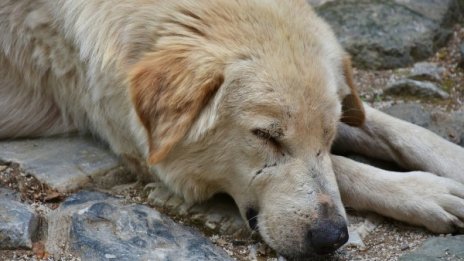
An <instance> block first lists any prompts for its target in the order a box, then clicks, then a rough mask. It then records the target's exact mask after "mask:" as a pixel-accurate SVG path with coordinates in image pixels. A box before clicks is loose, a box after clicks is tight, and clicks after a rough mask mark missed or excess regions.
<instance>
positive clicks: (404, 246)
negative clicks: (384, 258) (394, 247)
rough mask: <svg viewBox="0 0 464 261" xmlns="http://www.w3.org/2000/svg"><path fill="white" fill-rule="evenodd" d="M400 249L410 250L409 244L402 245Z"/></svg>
mask: <svg viewBox="0 0 464 261" xmlns="http://www.w3.org/2000/svg"><path fill="white" fill-rule="evenodd" d="M400 249H401V251H405V250H408V249H409V244H407V243H405V244H402V245H401V248H400Z"/></svg>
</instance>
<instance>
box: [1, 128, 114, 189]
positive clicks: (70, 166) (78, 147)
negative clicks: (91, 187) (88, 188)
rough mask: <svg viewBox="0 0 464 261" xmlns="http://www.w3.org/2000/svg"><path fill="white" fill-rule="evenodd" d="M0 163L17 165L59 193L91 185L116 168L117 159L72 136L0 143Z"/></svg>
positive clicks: (98, 146) (95, 146)
mask: <svg viewBox="0 0 464 261" xmlns="http://www.w3.org/2000/svg"><path fill="white" fill-rule="evenodd" d="M2 162H15V163H18V164H19V165H20V167H21V168H22V169H23V170H24V171H25V172H27V173H28V174H31V175H33V176H35V177H36V178H37V179H38V180H39V181H40V182H42V183H43V184H46V185H48V186H49V187H50V188H52V189H55V190H57V191H59V192H68V191H72V190H75V189H78V188H81V187H83V186H84V185H86V184H88V183H94V182H95V180H97V179H98V178H99V177H102V176H104V175H106V174H108V173H109V172H112V171H113V172H115V171H116V170H118V169H119V168H120V163H119V160H118V158H117V157H115V156H114V155H113V154H111V153H110V152H109V150H108V149H106V148H105V147H103V146H100V145H98V144H97V143H96V142H95V141H93V140H92V139H90V138H86V137H76V136H70V137H51V138H42V139H30V140H12V141H2V142H0V163H2ZM108 180H111V179H108ZM113 181H114V182H117V180H113Z"/></svg>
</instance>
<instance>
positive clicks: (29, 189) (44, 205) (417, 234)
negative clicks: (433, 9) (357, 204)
mask: <svg viewBox="0 0 464 261" xmlns="http://www.w3.org/2000/svg"><path fill="white" fill-rule="evenodd" d="M462 42H464V28H463V27H462V26H460V25H456V27H455V32H454V35H453V38H452V39H451V41H450V42H449V43H448V45H447V46H446V47H444V48H442V49H440V50H439V51H438V52H437V53H436V54H435V56H433V57H431V58H430V59H428V60H427V61H428V62H435V63H438V64H439V65H441V66H443V67H444V68H446V73H445V74H444V75H443V85H444V88H445V89H446V90H447V91H448V92H449V93H450V96H451V99H449V100H445V101H439V100H433V99H429V100H421V99H417V98H414V99H415V100H417V101H418V102H422V103H433V104H435V105H436V106H442V107H443V108H445V109H447V110H457V109H462V108H463V102H464V70H463V69H462V68H458V67H457V64H458V63H459V60H460V55H459V49H458V48H459V43H462ZM404 70H405V69H396V70H384V71H366V70H356V69H355V70H354V75H355V79H356V83H357V85H358V88H359V90H360V93H361V95H362V97H363V99H364V100H365V101H368V102H371V103H372V104H373V105H374V106H375V107H380V106H383V105H385V104H391V103H395V102H402V101H404V100H405V99H402V98H399V97H389V96H384V95H383V94H382V91H381V90H382V89H383V88H384V87H385V86H386V85H387V83H388V82H389V81H391V80H392V79H395V78H398V77H401V75H402V73H403V72H404ZM406 70H407V69H406ZM0 185H3V186H6V187H9V188H11V189H13V190H16V191H18V192H19V193H20V196H21V200H22V201H23V202H26V203H28V204H32V205H34V206H35V207H36V208H38V209H41V211H46V209H49V210H51V209H55V208H56V207H57V206H58V204H59V202H60V201H61V200H63V199H64V198H65V197H66V195H64V194H60V193H57V192H56V191H53V190H50V189H49V188H47V187H45V186H43V185H42V184H40V182H38V181H37V180H35V179H34V178H33V177H32V176H30V175H27V174H26V173H24V172H22V171H21V170H20V169H19V168H18V166H16V165H0ZM120 193H121V194H122V195H123V196H125V198H126V199H127V200H128V202H135V203H141V204H146V201H145V198H144V196H143V187H142V186H131V187H130V188H128V189H126V190H122V191H120ZM161 211H162V210H161ZM350 214H351V216H352V217H353V218H354V219H355V220H356V219H360V220H362V219H363V218H364V217H365V215H366V213H358V212H353V211H352V212H350ZM172 218H173V219H175V220H176V221H177V222H180V223H183V224H187V225H191V226H194V227H196V228H198V229H199V230H200V231H202V232H203V233H204V234H205V235H206V236H208V237H209V238H210V239H211V240H212V241H213V242H214V243H215V244H216V245H218V246H219V247H221V248H223V249H224V250H225V251H226V252H227V253H229V255H230V256H232V257H233V258H234V259H236V260H259V261H264V260H269V261H270V260H284V259H283V258H282V257H279V256H277V255H276V254H275V252H274V251H273V250H271V249H270V248H269V247H267V246H266V245H265V244H264V243H263V242H262V241H261V240H260V239H259V236H258V235H253V236H251V237H249V238H234V237H230V236H223V235H215V234H211V233H210V232H209V230H208V228H206V227H204V226H200V225H199V224H195V223H194V222H192V221H191V220H188V219H181V218H178V217H176V216H172ZM431 236H436V235H433V234H431V233H429V232H427V231H425V230H424V229H421V228H417V227H411V226H408V225H405V224H403V223H400V222H396V221H393V220H390V219H383V221H382V222H381V224H380V225H379V226H378V227H377V228H375V229H374V230H373V231H372V232H371V233H370V234H369V235H367V237H366V238H365V239H364V243H365V247H349V246H348V247H344V248H342V249H341V250H338V251H337V252H336V253H335V254H333V255H331V256H325V257H321V258H315V259H312V260H317V259H320V260H372V261H375V260H382V261H387V260H397V259H398V257H399V256H401V255H403V254H405V253H407V252H410V251H412V250H414V249H415V248H417V247H418V246H420V245H421V244H422V242H424V240H426V239H427V238H429V237H431ZM41 251H42V249H40V248H39V249H35V252H34V251H28V250H14V251H13V250H6V251H0V260H39V258H40V257H43V258H45V259H43V260H53V259H52V258H50V257H47V256H46V255H43V252H41ZM62 260H66V261H68V260H69V261H71V260H72V261H74V260H79V259H77V258H76V257H73V256H68V257H64V258H63V259H62Z"/></svg>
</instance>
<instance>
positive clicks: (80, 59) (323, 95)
mask: <svg viewBox="0 0 464 261" xmlns="http://www.w3.org/2000/svg"><path fill="white" fill-rule="evenodd" d="M0 44H1V45H0V50H1V51H0V138H2V139H7V138H14V137H26V136H27V137H31V136H46V135H52V134H58V133H63V132H68V131H71V130H80V131H90V132H92V133H94V134H96V135H98V136H99V137H100V138H101V139H103V140H104V141H106V142H107V143H108V144H109V145H110V147H111V148H112V150H113V151H114V152H115V153H117V154H118V155H120V156H121V157H123V158H126V159H130V161H131V162H133V163H137V164H139V165H141V166H144V165H145V164H147V166H148V168H149V169H150V170H151V171H152V173H156V175H157V176H158V177H159V178H160V179H161V180H162V181H163V182H164V183H166V185H167V186H169V188H170V189H172V190H173V191H175V192H176V193H178V194H180V195H182V196H184V197H185V198H186V199H187V200H191V201H201V200H205V199H207V198H209V197H211V196H212V195H213V194H215V193H218V192H225V193H228V194H230V195H231V196H232V197H233V198H234V200H235V202H236V203H237V205H238V207H239V209H240V212H241V213H242V216H243V218H244V219H246V220H247V221H248V223H249V224H250V227H251V228H252V229H256V230H258V231H259V233H260V234H261V236H262V238H263V239H264V240H265V241H266V242H267V243H268V244H269V245H270V246H271V247H273V248H274V249H275V250H277V251H278V252H279V253H281V254H282V255H285V256H291V257H294V256H306V255H308V254H310V253H312V252H316V253H328V252H332V251H334V250H335V249H337V248H338V247H340V246H341V245H342V244H344V243H345V242H346V240H347V239H348V235H347V228H346V227H347V225H346V215H345V210H344V208H343V205H342V200H343V202H344V203H345V204H346V205H350V206H352V207H354V208H355V209H364V210H372V211H375V212H377V213H380V214H383V215H386V216H389V217H393V218H396V219H398V220H403V221H406V222H408V223H412V224H416V225H422V226H425V227H427V228H428V229H430V230H431V231H434V232H438V233H449V232H453V231H455V229H456V228H462V227H464V224H463V221H464V185H463V183H464V173H463V171H464V149H463V148H461V147H459V146H457V145H454V144H452V143H450V142H447V141H445V140H443V139H441V138H439V137H438V136H436V135H434V134H432V133H431V132H429V131H427V130H425V129H422V128H420V127H417V126H414V125H412V124H409V123H406V122H403V121H400V120H397V119H394V118H392V117H390V116H387V115H385V114H383V113H381V112H379V111H376V110H374V109H372V108H370V107H368V106H366V105H364V106H363V104H362V103H361V101H360V99H359V98H358V96H357V94H356V91H355V89H354V86H353V83H352V79H351V65H350V61H349V58H348V56H347V55H346V54H345V52H344V51H343V50H342V48H341V47H340V45H339V44H338V43H337V41H336V38H335V36H334V34H333V33H332V31H331V30H330V28H329V26H328V25H327V24H326V23H325V22H323V21H322V20H321V19H320V18H319V17H318V16H317V15H316V14H315V13H314V11H313V10H312V9H311V8H310V7H309V6H308V5H307V4H306V3H305V1H303V0H288V1H280V0H235V1H232V0H215V1H213V0H211V1H206V0H195V1H194V0H175V1H173V0H118V1H111V0H72V1H70V0H21V1H18V0H2V1H1V3H0ZM340 120H341V121H340ZM337 131H338V134H337ZM336 134H337V135H336ZM335 136H337V138H336V141H335V145H336V146H335V148H338V149H343V150H350V151H354V152H357V153H360V154H364V155H368V156H370V157H374V158H379V159H384V160H390V161H394V162H396V163H398V164H399V165H401V166H402V167H404V168H407V169H411V170H419V171H414V172H408V173H394V172H389V171H385V170H381V169H377V168H374V167H371V166H368V165H364V164H361V163H357V162H354V161H352V160H350V159H347V158H343V157H339V156H334V155H332V154H331V152H330V150H331V146H332V143H333V140H334V139H335ZM337 183H338V185H337Z"/></svg>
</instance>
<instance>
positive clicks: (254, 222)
mask: <svg viewBox="0 0 464 261" xmlns="http://www.w3.org/2000/svg"><path fill="white" fill-rule="evenodd" d="M245 215H246V218H247V220H248V225H249V226H250V228H251V229H253V230H257V229H258V211H256V210H255V209H254V208H248V209H247V211H246V213H245Z"/></svg>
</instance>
